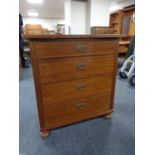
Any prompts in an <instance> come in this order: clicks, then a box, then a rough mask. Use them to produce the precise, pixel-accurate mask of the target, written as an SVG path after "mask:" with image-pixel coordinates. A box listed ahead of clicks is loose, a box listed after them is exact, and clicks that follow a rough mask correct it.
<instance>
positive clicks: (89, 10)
mask: <svg viewBox="0 0 155 155" xmlns="http://www.w3.org/2000/svg"><path fill="white" fill-rule="evenodd" d="M90 21H91V0H87V2H86V34H90Z"/></svg>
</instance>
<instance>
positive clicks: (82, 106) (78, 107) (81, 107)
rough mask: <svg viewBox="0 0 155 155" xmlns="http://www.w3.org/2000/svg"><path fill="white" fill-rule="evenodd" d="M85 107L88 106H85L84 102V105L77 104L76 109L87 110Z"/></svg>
mask: <svg viewBox="0 0 155 155" xmlns="http://www.w3.org/2000/svg"><path fill="white" fill-rule="evenodd" d="M85 106H86V104H85V103H84V102H82V103H77V104H76V108H77V109H78V110H80V109H83V108H85Z"/></svg>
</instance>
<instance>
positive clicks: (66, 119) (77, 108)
mask: <svg viewBox="0 0 155 155" xmlns="http://www.w3.org/2000/svg"><path fill="white" fill-rule="evenodd" d="M110 104H111V98H110V96H109V95H105V96H103V95H101V94H98V95H95V96H91V97H87V98H82V99H79V100H72V101H67V102H61V103H58V104H50V105H46V106H44V113H45V126H46V127H47V128H55V127H59V126H62V125H66V124H69V123H73V122H77V121H81V120H82V119H83V118H85V119H88V118H91V117H94V116H99V115H102V114H104V112H105V111H107V110H108V109H110Z"/></svg>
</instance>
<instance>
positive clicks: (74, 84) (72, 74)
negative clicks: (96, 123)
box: [27, 35, 119, 137]
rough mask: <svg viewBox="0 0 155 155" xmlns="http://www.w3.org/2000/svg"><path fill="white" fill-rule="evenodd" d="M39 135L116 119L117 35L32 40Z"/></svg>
mask: <svg viewBox="0 0 155 155" xmlns="http://www.w3.org/2000/svg"><path fill="white" fill-rule="evenodd" d="M27 38H28V39H29V45H30V49H31V60H32V69H33V76H34V83H35V90H36V97H37V107H38V116H39V123H40V135H41V136H42V137H46V136H48V134H49V130H50V129H53V128H57V127H61V126H64V125H67V124H72V123H76V122H79V121H82V120H86V119H90V118H94V117H97V116H102V115H105V116H107V117H111V113H112V111H113V99H114V89H115V75H116V59H117V49H118V42H119V36H117V35H62V36H61V35H60V36H56V35H53V36H49V35H39V36H27Z"/></svg>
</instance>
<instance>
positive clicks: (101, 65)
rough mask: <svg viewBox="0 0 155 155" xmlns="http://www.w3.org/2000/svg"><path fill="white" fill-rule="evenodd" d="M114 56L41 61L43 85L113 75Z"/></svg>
mask: <svg viewBox="0 0 155 155" xmlns="http://www.w3.org/2000/svg"><path fill="white" fill-rule="evenodd" d="M114 58H115V57H114V55H103V56H94V57H91V56H87V57H74V58H59V59H43V60H40V61H39V68H40V77H41V82H42V83H47V82H57V81H62V80H69V79H77V78H84V77H89V76H94V75H100V74H106V73H112V72H113V68H114V63H113V60H114Z"/></svg>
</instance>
